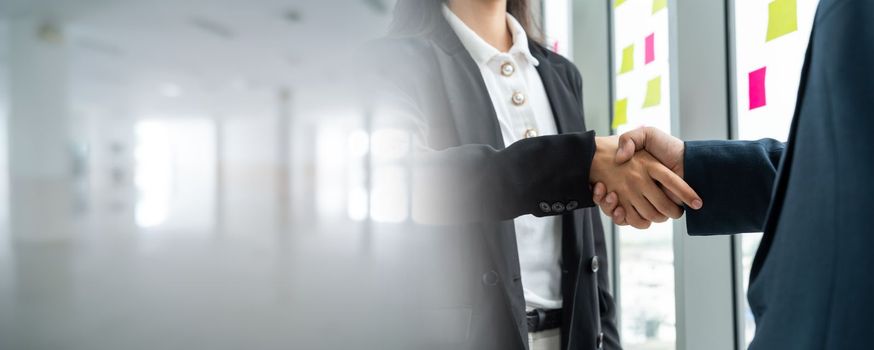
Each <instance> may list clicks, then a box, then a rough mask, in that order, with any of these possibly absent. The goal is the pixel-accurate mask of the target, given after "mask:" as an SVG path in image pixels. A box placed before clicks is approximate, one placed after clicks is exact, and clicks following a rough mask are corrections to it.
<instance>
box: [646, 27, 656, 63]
mask: <svg viewBox="0 0 874 350" xmlns="http://www.w3.org/2000/svg"><path fill="white" fill-rule="evenodd" d="M644 46H645V47H646V55H645V56H646V58H644V60H643V64H649V63H650V62H652V61H655V33H652V34H650V35H649V36H647V37H646V44H645V45H644Z"/></svg>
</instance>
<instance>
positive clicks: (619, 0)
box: [613, 0, 625, 8]
mask: <svg viewBox="0 0 874 350" xmlns="http://www.w3.org/2000/svg"><path fill="white" fill-rule="evenodd" d="M623 3H625V0H616V1H615V2H614V3H613V8H617V7H619V5H622V4H623Z"/></svg>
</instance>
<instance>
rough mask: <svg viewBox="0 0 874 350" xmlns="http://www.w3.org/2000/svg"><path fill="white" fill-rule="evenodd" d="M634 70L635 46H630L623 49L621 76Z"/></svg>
mask: <svg viewBox="0 0 874 350" xmlns="http://www.w3.org/2000/svg"><path fill="white" fill-rule="evenodd" d="M633 69H634V44H631V45H628V46H627V47H626V48H624V49H622V65H621V66H620V67H619V74H622V73H628V72H630V71H631V70H633Z"/></svg>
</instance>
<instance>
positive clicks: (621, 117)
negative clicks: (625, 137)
mask: <svg viewBox="0 0 874 350" xmlns="http://www.w3.org/2000/svg"><path fill="white" fill-rule="evenodd" d="M625 123H628V99H627V98H623V99H621V100H619V101H616V103H615V104H614V105H613V130H616V129H619V127H620V126H622V125H625Z"/></svg>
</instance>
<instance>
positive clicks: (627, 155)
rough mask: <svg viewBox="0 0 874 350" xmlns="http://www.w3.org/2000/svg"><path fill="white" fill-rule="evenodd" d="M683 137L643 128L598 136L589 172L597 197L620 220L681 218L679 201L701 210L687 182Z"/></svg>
mask: <svg viewBox="0 0 874 350" xmlns="http://www.w3.org/2000/svg"><path fill="white" fill-rule="evenodd" d="M683 152H684V145H683V141H681V140H679V139H677V138H674V137H673V136H670V135H668V134H665V133H663V132H661V131H659V130H658V129H655V128H650V127H643V128H638V129H636V130H632V131H630V132H627V133H625V134H623V135H621V136H610V137H598V138H596V151H595V157H594V159H593V160H592V168H591V171H590V174H589V179H590V181H591V182H592V183H593V184H594V186H593V193H594V196H593V200H594V202H595V204H598V205H599V206H600V207H601V210H603V211H604V213H605V214H606V215H608V216H610V217H612V218H613V221H614V223H616V224H617V225H631V226H633V227H635V228H638V229H646V228H649V226H650V224H652V223H653V222H664V221H666V220H667V219H668V218H673V219H677V218H679V217H680V216H682V215H683V209H682V208H681V207H680V205H682V204H685V205H686V206H688V207H690V208H693V209H700V208H701V206H702V205H703V202H702V201H701V198H700V197H699V196H698V194H697V193H695V191H694V190H693V189H692V188H691V187H690V186H689V185H688V184H687V183H686V182H685V181H683Z"/></svg>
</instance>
